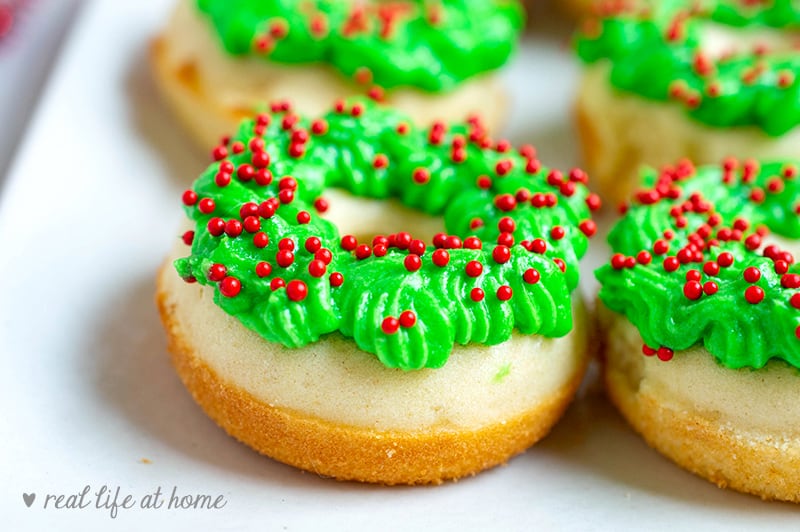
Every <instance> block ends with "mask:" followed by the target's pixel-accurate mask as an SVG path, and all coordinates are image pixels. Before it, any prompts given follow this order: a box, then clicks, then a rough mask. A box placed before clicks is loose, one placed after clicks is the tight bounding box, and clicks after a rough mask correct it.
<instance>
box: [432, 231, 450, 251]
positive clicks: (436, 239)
mask: <svg viewBox="0 0 800 532" xmlns="http://www.w3.org/2000/svg"><path fill="white" fill-rule="evenodd" d="M446 241H447V235H446V234H445V233H436V234H435V235H433V247H435V248H443V247H444V243H445V242H446Z"/></svg>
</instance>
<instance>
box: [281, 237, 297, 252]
mask: <svg viewBox="0 0 800 532" xmlns="http://www.w3.org/2000/svg"><path fill="white" fill-rule="evenodd" d="M278 249H280V250H282V251H283V250H286V251H294V240H292V239H291V238H281V239H280V240H279V241H278Z"/></svg>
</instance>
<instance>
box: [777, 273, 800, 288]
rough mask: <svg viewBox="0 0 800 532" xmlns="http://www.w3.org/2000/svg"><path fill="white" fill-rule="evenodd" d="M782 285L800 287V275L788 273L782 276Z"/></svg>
mask: <svg viewBox="0 0 800 532" xmlns="http://www.w3.org/2000/svg"><path fill="white" fill-rule="evenodd" d="M781 286H782V287H784V288H800V275H798V274H796V273H787V274H784V275H783V276H781Z"/></svg>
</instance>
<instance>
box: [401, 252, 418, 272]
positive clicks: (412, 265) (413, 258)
mask: <svg viewBox="0 0 800 532" xmlns="http://www.w3.org/2000/svg"><path fill="white" fill-rule="evenodd" d="M403 265H404V266H405V267H406V270H408V271H410V272H415V271H417V270H419V269H420V268H421V267H422V259H420V258H419V255H408V256H407V257H406V258H405V260H404V261H403Z"/></svg>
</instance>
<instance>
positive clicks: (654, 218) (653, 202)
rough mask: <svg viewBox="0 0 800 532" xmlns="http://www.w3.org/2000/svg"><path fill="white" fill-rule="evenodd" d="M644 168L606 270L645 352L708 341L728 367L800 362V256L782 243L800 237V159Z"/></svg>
mask: <svg viewBox="0 0 800 532" xmlns="http://www.w3.org/2000/svg"><path fill="white" fill-rule="evenodd" d="M643 177H644V180H645V183H647V187H646V188H645V189H643V190H641V191H639V192H638V193H637V195H636V196H635V198H634V199H633V201H632V202H631V203H630V205H629V206H628V207H627V212H626V214H625V215H624V217H623V218H622V219H621V220H620V221H619V222H618V223H617V224H616V225H615V226H614V228H613V229H612V230H611V232H610V234H609V242H610V244H611V248H612V250H613V252H614V255H613V256H612V257H611V261H610V263H608V264H606V265H604V266H603V267H601V268H600V269H599V270H597V272H596V275H597V278H598V279H599V281H600V283H601V285H602V287H601V289H600V294H599V297H600V299H601V300H602V302H603V303H604V304H605V305H606V306H607V307H609V308H610V309H611V310H613V311H615V312H618V313H620V314H624V315H625V316H626V317H627V318H628V319H629V320H630V321H631V323H633V325H634V326H635V327H636V328H637V329H638V330H639V332H640V333H641V336H642V338H643V340H644V346H643V347H642V350H643V353H644V354H645V355H648V356H653V355H657V356H658V358H660V359H662V360H670V359H671V358H672V357H673V355H674V353H675V352H676V351H679V350H684V349H688V348H690V347H692V346H695V345H702V346H704V347H705V348H706V350H708V351H709V352H710V353H711V354H712V355H713V356H714V357H715V358H716V359H717V360H718V361H719V362H720V363H721V364H722V365H724V366H726V367H728V368H744V367H749V368H761V367H763V366H764V365H765V364H766V363H767V362H768V361H770V360H771V359H778V360H783V361H785V362H787V363H788V364H790V365H792V366H794V367H796V368H800V267H798V265H797V264H796V263H795V259H794V256H793V255H792V253H790V252H788V251H786V250H784V249H782V248H781V246H780V245H779V244H776V243H775V242H779V241H781V240H780V238H781V237H782V238H783V239H787V238H791V239H797V238H800V216H799V215H798V212H800V178H798V165H797V164H796V163H794V162H788V163H787V162H768V163H767V162H765V163H761V164H760V163H759V162H757V161H755V160H746V161H737V160H735V159H728V160H726V161H725V162H724V163H723V164H722V165H721V166H708V167H700V168H694V167H693V166H692V164H691V163H689V162H686V161H683V162H681V163H679V164H677V165H676V166H674V167H668V168H665V169H664V170H663V171H662V172H655V171H653V170H647V171H645V172H644V176H643ZM773 235H775V236H777V237H778V239H775V236H773Z"/></svg>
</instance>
